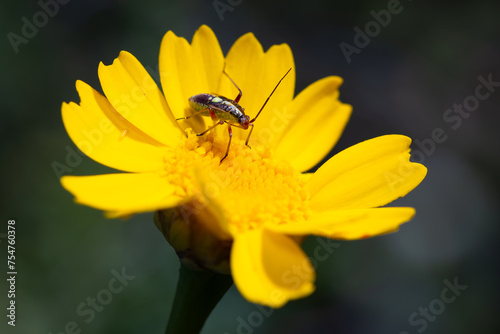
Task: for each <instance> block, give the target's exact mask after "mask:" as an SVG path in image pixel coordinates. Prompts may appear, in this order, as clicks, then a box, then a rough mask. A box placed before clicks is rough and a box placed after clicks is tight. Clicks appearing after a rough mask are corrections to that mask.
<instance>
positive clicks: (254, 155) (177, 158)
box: [163, 129, 309, 230]
mask: <svg viewBox="0 0 500 334" xmlns="http://www.w3.org/2000/svg"><path fill="white" fill-rule="evenodd" d="M186 133H187V134H188V137H187V138H186V140H185V141H184V143H183V145H182V146H180V147H178V148H177V149H176V150H174V151H173V152H172V153H171V154H169V155H168V156H166V157H165V165H164V171H163V172H164V176H165V177H167V178H168V179H169V181H170V183H172V184H175V185H177V194H178V195H179V196H183V197H184V196H188V197H189V196H196V197H197V198H196V199H197V200H198V201H201V202H203V201H205V202H206V201H207V200H203V199H201V200H200V198H199V197H202V198H203V197H205V198H207V199H208V201H209V202H210V203H216V204H217V206H219V208H221V209H222V212H223V214H224V217H225V219H227V221H228V223H229V224H230V225H232V227H233V228H236V229H238V230H246V229H253V228H256V227H259V226H261V225H262V224H284V223H287V222H292V221H301V220H305V219H307V215H308V211H309V209H308V208H309V205H308V200H309V193H308V192H307V190H306V188H305V187H304V182H303V180H302V179H301V177H300V173H299V172H297V171H296V170H294V169H293V168H292V166H291V165H290V164H289V163H288V162H286V161H278V160H274V159H273V158H272V153H271V151H270V150H269V149H267V148H262V147H253V148H249V147H248V146H246V145H245V143H244V141H242V140H240V139H238V138H233V140H232V142H231V147H230V149H229V156H228V157H227V158H226V159H225V160H224V161H223V162H222V163H220V160H221V158H222V157H223V156H224V154H225V152H226V149H227V140H228V139H227V137H226V138H224V137H222V136H217V135H215V134H214V133H209V134H207V135H204V136H200V137H198V136H196V134H194V133H193V131H192V130H191V129H188V130H187V131H186ZM200 191H201V192H202V194H203V196H197V194H198V195H199V194H200ZM210 203H208V205H210Z"/></svg>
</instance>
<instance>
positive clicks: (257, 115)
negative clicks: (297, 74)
mask: <svg viewBox="0 0 500 334" xmlns="http://www.w3.org/2000/svg"><path fill="white" fill-rule="evenodd" d="M291 70H292V68H291V67H290V69H289V70H288V71H287V72H286V73H285V75H284V76H283V77H282V78H281V79H280V81H278V84H277V85H276V87H274V89H273V91H272V92H271V94H269V96H268V97H267V99H266V102H264V104H263V105H262V107H261V108H260V110H259V112H258V113H257V116H255V117H254V118H253V119H252V120H251V121H250V123H253V122H254V121H255V120H256V119H257V117H259V115H260V112H261V111H262V109H264V107H265V106H266V104H267V101H269V98H270V97H271V96H272V95H273V93H274V91H275V90H276V88H278V86H279V85H280V83H281V81H283V79H285V77H286V76H287V74H288V73H290V71H291ZM231 81H232V80H231ZM252 129H253V128H252ZM248 137H250V136H248ZM247 143H248V139H247Z"/></svg>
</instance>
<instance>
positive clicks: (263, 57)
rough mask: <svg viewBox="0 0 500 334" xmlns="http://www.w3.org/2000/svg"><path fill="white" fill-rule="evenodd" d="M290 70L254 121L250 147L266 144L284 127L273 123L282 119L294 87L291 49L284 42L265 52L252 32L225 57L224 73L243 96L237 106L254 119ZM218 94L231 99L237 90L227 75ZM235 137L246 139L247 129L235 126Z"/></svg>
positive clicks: (241, 38) (239, 41) (235, 44)
mask: <svg viewBox="0 0 500 334" xmlns="http://www.w3.org/2000/svg"><path fill="white" fill-rule="evenodd" d="M290 68H291V69H292V71H291V72H290V73H289V74H288V75H287V77H286V78H285V79H284V80H283V81H282V83H281V84H280V86H279V87H278V88H277V89H276V91H275V93H274V94H273V96H272V97H271V98H270V99H269V102H268V103H267V105H266V107H265V108H264V110H263V111H262V113H261V114H260V116H259V118H258V119H257V121H256V122H255V130H254V131H253V134H252V137H251V144H250V145H251V146H252V145H254V146H256V145H267V144H269V143H270V142H271V141H272V140H274V139H275V138H276V136H277V135H278V132H279V131H282V130H284V128H283V127H281V126H280V128H279V129H277V128H276V126H275V125H274V124H277V123H279V122H280V120H281V118H282V108H283V106H285V105H286V104H288V103H290V101H291V100H292V98H293V94H294V89H295V65H294V61H293V55H292V51H291V50H290V47H289V46H288V45H286V44H281V45H274V46H272V47H271V48H270V49H269V50H268V51H267V52H266V53H264V50H263V49H262V46H261V44H260V43H259V41H258V40H257V39H256V38H255V36H254V35H253V34H252V33H248V34H245V35H243V36H242V37H240V38H239V39H238V40H237V41H236V42H235V43H234V44H233V46H232V47H231V49H230V50H229V53H228V54H227V57H226V72H227V73H228V74H229V76H230V77H231V78H232V79H233V80H234V82H235V83H236V84H237V85H238V87H240V89H241V91H242V93H243V95H242V98H241V100H240V105H241V106H242V107H243V108H245V113H246V114H247V115H249V116H250V118H254V117H255V116H256V115H257V113H258V111H259V110H260V108H261V107H262V105H263V104H264V102H265V101H266V99H267V98H268V96H269V95H270V94H271V92H272V91H273V89H274V88H275V86H276V84H277V83H278V82H279V80H280V79H281V78H282V77H283V75H284V74H285V73H286V72H287V71H288V70H289V69H290ZM220 91H221V92H222V95H225V96H227V97H229V98H231V99H234V98H235V97H236V96H237V95H238V90H237V89H236V88H235V87H234V85H233V84H232V83H231V82H230V81H229V79H227V78H224V77H223V78H222V80H221V89H220ZM235 136H238V137H239V138H246V137H247V136H248V131H245V130H241V129H235Z"/></svg>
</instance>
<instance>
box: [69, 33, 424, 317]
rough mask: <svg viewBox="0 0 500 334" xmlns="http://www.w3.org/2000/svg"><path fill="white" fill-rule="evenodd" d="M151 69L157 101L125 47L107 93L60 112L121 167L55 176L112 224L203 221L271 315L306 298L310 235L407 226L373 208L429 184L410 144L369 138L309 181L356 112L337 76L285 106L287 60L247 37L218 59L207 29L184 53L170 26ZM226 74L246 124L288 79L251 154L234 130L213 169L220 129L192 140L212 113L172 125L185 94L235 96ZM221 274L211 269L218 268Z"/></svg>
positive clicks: (221, 142) (185, 109)
mask: <svg viewBox="0 0 500 334" xmlns="http://www.w3.org/2000/svg"><path fill="white" fill-rule="evenodd" d="M159 65H160V67H159V70H160V78H161V85H162V88H163V94H162V92H161V91H160V89H159V88H158V87H157V85H156V84H155V82H154V80H153V79H152V78H151V76H150V75H149V74H148V73H147V71H146V70H145V69H144V67H143V66H142V65H141V64H140V63H139V61H138V60H137V59H136V58H134V56H132V55H131V54H130V53H127V52H124V51H122V52H121V53H120V55H119V57H118V58H117V59H115V61H114V62H113V64H112V65H108V66H106V65H104V64H102V63H101V64H100V65H99V71H98V74H99V80H100V82H101V86H102V90H103V91H104V95H105V96H103V95H101V94H100V93H99V92H97V91H95V90H94V89H93V88H91V87H90V86H88V85H87V84H85V83H83V82H81V81H77V83H76V88H77V90H78V93H79V95H80V99H81V101H80V104H76V103H73V102H70V103H64V104H63V106H62V117H63V121H64V125H65V127H66V130H67V132H68V134H69V136H70V137H71V139H72V140H73V142H74V143H75V144H76V145H77V146H78V148H79V149H80V150H81V151H83V152H84V153H85V154H86V155H88V156H89V157H90V158H92V159H94V160H95V161H97V162H99V163H101V164H103V165H106V166H109V167H112V168H115V169H118V170H120V171H124V172H125V173H116V174H106V175H94V176H65V177H63V178H62V179H61V182H62V184H63V186H64V188H66V189H67V190H68V191H70V192H71V193H72V194H73V195H74V196H75V201H76V202H78V203H80V204H84V205H88V206H91V207H94V208H97V209H101V210H104V211H105V212H106V213H107V215H108V216H109V217H122V216H128V215H131V214H134V213H138V212H147V211H157V214H158V213H163V218H165V217H166V216H168V215H170V216H169V218H168V219H170V221H169V223H173V222H176V221H181V222H182V224H184V227H187V228H189V227H190V226H189V221H196V222H201V224H202V225H204V227H205V229H206V231H209V232H208V233H209V234H211V235H212V237H214V236H215V239H216V240H220V241H221V244H223V245H224V247H225V249H227V250H228V251H227V252H228V254H227V255H225V256H226V257H227V258H226V261H230V271H231V274H232V276H233V279H234V282H235V284H236V286H237V288H238V289H239V291H240V292H241V294H242V295H243V296H244V297H245V298H246V299H247V300H249V301H251V302H255V303H260V304H264V305H269V306H273V307H280V306H282V305H284V304H285V303H286V302H287V301H289V300H291V299H296V298H300V297H304V296H307V295H309V294H311V293H312V292H313V290H314V279H315V273H314V268H313V267H312V265H311V263H310V261H309V259H308V257H307V256H306V255H305V253H304V252H303V250H302V249H301V247H300V241H301V240H303V238H304V237H305V236H307V235H310V234H313V235H319V236H324V237H328V238H334V239H359V238H365V237H370V236H375V235H379V234H383V233H388V232H393V231H396V230H397V229H398V227H399V225H401V224H402V223H404V222H406V221H408V220H410V219H411V218H412V217H413V215H414V213H415V210H414V209H413V208H406V207H387V208H380V206H383V205H386V204H387V203H390V202H392V201H393V200H395V199H397V198H398V197H401V196H404V195H406V194H407V193H408V192H410V191H411V190H412V189H414V188H415V187H416V186H417V185H418V184H419V183H420V182H421V181H422V180H423V178H424V177H425V174H426V168H425V167H424V166H422V165H420V164H417V163H411V162H410V161H409V157H410V154H409V151H410V149H409V145H410V143H411V140H410V139H409V138H408V137H405V136H401V135H387V136H381V137H377V138H374V139H370V140H367V141H364V142H362V143H359V144H357V145H355V146H352V147H350V148H348V149H346V150H344V151H342V152H340V153H338V154H337V155H335V156H334V157H332V158H331V159H330V160H329V161H328V162H326V163H325V164H324V165H323V166H321V167H320V168H319V169H318V170H317V171H316V172H315V173H312V174H305V173H304V172H305V171H307V170H309V169H310V168H312V167H313V166H315V165H316V164H318V163H319V162H320V161H321V159H322V158H324V157H325V155H326V154H327V153H328V152H329V151H330V150H331V149H332V147H333V146H334V145H335V143H336V142H337V140H338V138H339V137H340V135H341V133H342V131H343V129H344V127H345V125H346V123H347V121H348V119H349V116H350V114H351V106H349V105H347V104H343V103H341V102H340V101H339V100H338V95H339V92H338V88H339V86H340V85H341V83H342V79H341V78H339V77H335V76H330V77H326V78H324V79H321V80H319V81H317V82H315V83H313V84H311V85H310V86H309V87H307V88H306V89H304V90H303V91H302V92H301V93H300V94H299V95H298V96H296V97H295V98H294V97H293V95H294V88H295V87H294V85H295V65H294V61H293V56H292V52H291V50H290V48H289V46H288V45H286V44H281V45H274V46H272V47H271V48H269V50H267V51H266V52H264V51H263V49H262V46H261V45H260V44H259V42H258V41H257V39H256V38H255V37H254V35H253V34H251V33H248V34H246V35H244V36H242V37H241V38H239V39H238V40H237V41H236V42H235V43H234V45H233V46H232V47H231V49H230V51H229V53H228V54H227V56H226V57H224V55H223V53H222V51H221V48H220V46H219V43H218V41H217V39H216V37H215V35H214V33H213V32H212V30H211V29H210V28H208V27H207V26H202V27H200V28H199V29H198V31H197V32H196V33H195V35H194V37H193V40H192V42H191V44H189V43H188V42H187V41H186V40H185V39H183V38H179V37H177V36H176V35H175V34H174V33H173V32H171V31H169V32H168V33H167V34H166V35H165V37H164V38H163V41H162V44H161V49H160V57H159ZM224 66H225V69H226V72H227V73H228V74H229V75H230V76H231V78H232V79H233V80H234V81H235V82H236V83H237V85H238V86H239V87H240V88H241V90H242V91H243V97H242V98H241V101H240V104H241V105H242V106H243V107H244V108H245V111H246V113H247V114H248V115H250V117H253V116H255V114H256V113H257V111H258V110H259V109H260V107H261V106H262V104H263V102H264V101H265V99H266V98H267V97H268V96H269V94H270V92H271V91H272V90H273V88H274V87H275V86H276V84H277V82H278V81H279V79H280V78H281V77H282V76H283V75H284V73H286V71H287V70H288V69H290V68H292V71H291V72H290V73H289V74H288V76H287V77H285V79H284V80H283V81H282V83H281V85H280V86H279V87H278V88H277V89H276V92H275V93H274V95H273V96H272V97H271V99H270V100H269V103H268V104H267V105H266V107H265V109H264V111H263V112H262V114H261V115H260V116H259V118H258V119H257V121H256V122H255V130H254V132H253V134H252V137H251V138H250V143H249V145H250V146H251V148H249V147H248V146H246V145H245V142H244V141H245V139H246V136H247V134H248V131H245V130H243V129H237V128H233V132H234V136H233V140H232V143H231V147H230V150H229V156H228V157H227V158H226V159H225V160H224V161H223V162H222V163H220V160H221V158H222V157H223V156H224V153H225V151H226V148H227V143H228V133H227V126H226V125H224V126H218V127H216V128H215V129H214V130H213V131H210V132H209V133H208V134H206V135H204V136H196V134H197V133H200V132H202V131H203V130H205V129H206V128H207V126H210V125H211V124H212V122H211V120H210V118H208V117H207V118H204V117H200V116H196V117H193V118H191V119H189V120H180V121H176V119H177V118H181V117H185V116H187V115H190V114H192V113H193V111H192V110H191V109H190V107H189V103H188V98H189V97H191V96H193V95H196V94H200V93H210V94H220V95H223V96H227V97H230V98H234V97H235V96H236V95H237V93H238V91H237V89H236V88H235V86H234V85H233V84H232V83H231V82H230V80H229V79H228V77H227V76H225V75H223V68H224ZM167 209H171V210H170V211H168V210H167ZM172 210H173V211H172ZM186 212H188V213H189V214H190V215H192V217H185V216H184V215H185V213H186ZM174 225H175V224H174ZM175 226H177V225H175ZM173 229H174V230H171V231H163V232H164V233H167V234H169V236H168V238H170V239H176V238H177V241H174V243H175V242H181V243H182V240H181V241H179V240H180V239H179V238H178V236H179V235H182V231H181V230H179V229H178V226H177V227H175V228H173ZM181 229H182V228H181ZM176 233H177V234H176ZM197 238H198V239H197V240H199V241H198V242H200V243H204V242H205V240H204V238H203V236H201V238H200V236H199V235H198V237H197ZM206 240H210V241H206V243H212V241H213V238H212V239H208V238H207V239H206ZM169 241H171V240H169ZM229 252H230V258H229ZM202 266H206V267H209V268H210V267H211V266H210V264H208V265H207V264H206V263H205V264H202ZM217 266H220V263H217V264H214V266H213V269H214V270H219V271H221V272H223V271H224V269H223V268H222V269H221V268H220V267H219V268H216V267H217ZM292 268H295V269H297V268H298V269H299V270H298V271H297V270H295V271H294V270H292ZM291 275H292V276H293V275H295V276H294V277H291Z"/></svg>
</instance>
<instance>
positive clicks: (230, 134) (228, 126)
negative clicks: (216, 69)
mask: <svg viewBox="0 0 500 334" xmlns="http://www.w3.org/2000/svg"><path fill="white" fill-rule="evenodd" d="M221 122H222V121H221ZM227 132H228V133H229V143H227V150H226V154H224V158H222V159H220V163H222V161H223V160H224V159H226V157H227V155H228V154H229V147H230V146H231V139H233V129H231V125H230V124H229V123H227Z"/></svg>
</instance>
